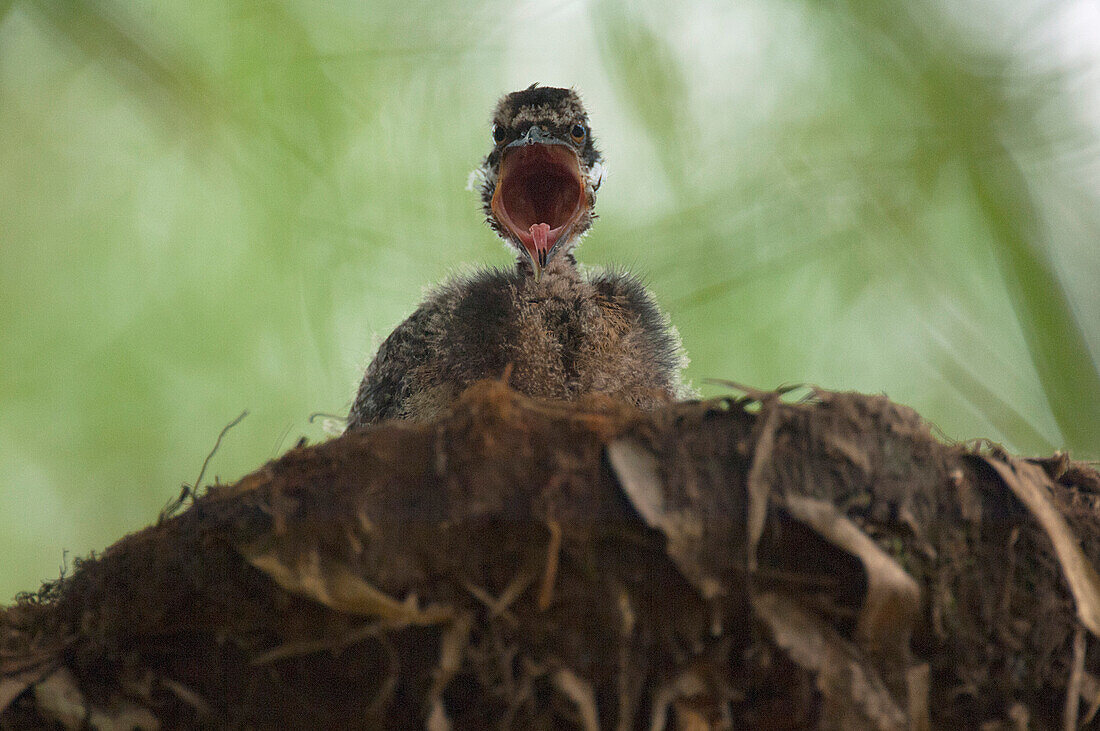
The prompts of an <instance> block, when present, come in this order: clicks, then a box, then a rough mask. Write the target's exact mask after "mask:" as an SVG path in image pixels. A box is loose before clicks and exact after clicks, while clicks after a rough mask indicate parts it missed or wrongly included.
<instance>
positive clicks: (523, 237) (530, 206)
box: [491, 125, 587, 281]
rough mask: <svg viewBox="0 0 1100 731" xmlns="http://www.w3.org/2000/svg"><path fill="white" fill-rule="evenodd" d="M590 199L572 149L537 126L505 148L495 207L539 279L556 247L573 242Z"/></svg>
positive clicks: (495, 212)
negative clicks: (577, 226) (570, 237)
mask: <svg viewBox="0 0 1100 731" xmlns="http://www.w3.org/2000/svg"><path fill="white" fill-rule="evenodd" d="M586 203H587V195H586V193H585V183H584V176H583V175H581V170H580V161H579V160H578V159H577V153H576V152H575V151H574V150H573V147H572V146H570V145H568V144H566V143H564V142H562V141H560V140H557V139H554V138H552V137H545V136H543V135H542V133H541V130H539V128H538V126H537V125H536V126H534V127H532V128H531V131H530V132H528V134H527V135H526V136H525V137H522V138H521V139H518V140H516V141H515V142H513V143H511V144H510V145H508V146H507V147H506V148H504V157H503V160H502V161H501V165H500V176H499V178H498V180H497V187H496V190H495V191H493V200H492V204H491V208H492V211H493V215H494V216H495V217H496V219H497V221H498V222H499V223H500V224H501V225H502V226H503V227H504V228H505V229H506V230H507V231H508V233H509V234H510V235H511V236H512V238H513V239H515V240H516V241H518V242H519V243H520V244H521V245H522V246H523V249H524V251H526V252H527V255H528V256H529V257H530V259H531V266H532V267H533V268H534V270H535V281H538V280H539V279H540V278H541V277H542V270H543V268H545V267H546V264H547V263H548V262H549V261H550V257H551V256H553V254H554V252H555V250H556V249H557V246H558V244H559V243H561V242H562V241H566V240H568V238H569V236H570V235H571V234H572V232H573V229H574V227H575V226H576V224H577V221H578V220H579V219H580V218H581V216H582V215H584V211H585V208H586Z"/></svg>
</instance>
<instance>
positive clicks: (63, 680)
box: [34, 668, 160, 731]
mask: <svg viewBox="0 0 1100 731" xmlns="http://www.w3.org/2000/svg"><path fill="white" fill-rule="evenodd" d="M34 699H35V702H36V704H37V707H38V710H39V711H40V712H41V713H42V715H43V716H45V717H46V718H48V719H51V720H53V721H56V722H58V723H59V724H61V725H62V726H64V727H65V728H67V729H83V728H91V729H95V731H146V730H149V731H151V730H152V729H159V728H160V721H159V720H157V718H156V716H154V715H153V713H152V711H150V710H149V709H148V708H143V707H141V706H138V705H136V704H134V703H131V702H130V701H125V700H120V701H119V702H117V703H114V704H113V705H112V707H111V708H110V709H102V708H96V707H94V706H89V705H88V703H87V701H86V700H85V699H84V694H83V693H81V692H80V688H79V687H77V682H76V678H75V677H73V674H72V673H71V672H70V671H69V669H68V668H60V669H58V670H56V671H54V672H53V673H51V674H50V675H49V676H48V677H47V678H46V679H45V680H43V681H41V682H39V683H38V684H37V685H35V686H34Z"/></svg>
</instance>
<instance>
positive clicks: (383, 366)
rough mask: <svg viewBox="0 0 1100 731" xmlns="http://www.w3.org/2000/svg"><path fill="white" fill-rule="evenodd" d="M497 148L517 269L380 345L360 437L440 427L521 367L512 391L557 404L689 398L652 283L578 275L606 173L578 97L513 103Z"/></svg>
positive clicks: (551, 92) (506, 104)
mask: <svg viewBox="0 0 1100 731" xmlns="http://www.w3.org/2000/svg"><path fill="white" fill-rule="evenodd" d="M493 139H494V145H493V149H492V150H491V151H490V153H489V155H488V156H487V157H486V158H485V161H484V164H483V165H482V167H481V169H480V170H479V171H477V173H478V175H479V176H480V178H481V187H480V192H481V198H482V204H483V207H484V210H485V213H486V217H487V220H488V222H489V224H490V226H491V227H492V228H493V230H495V231H496V232H497V233H498V234H499V235H500V236H501V237H502V238H503V239H504V240H505V241H506V242H508V243H509V244H510V245H511V246H513V247H514V248H515V249H516V253H517V255H518V258H517V262H516V266H515V268H514V269H511V270H497V269H490V270H485V271H481V272H478V273H476V274H474V275H472V276H469V277H463V278H458V279H455V280H452V281H450V282H447V283H445V284H443V285H442V286H440V287H438V288H437V289H435V290H434V291H432V292H431V293H430V294H429V295H428V297H427V299H426V300H425V301H424V302H423V303H422V304H421V305H420V307H418V308H417V310H416V311H415V312H414V313H413V314H412V315H411V316H410V317H409V318H408V319H407V320H405V321H404V322H403V323H401V324H400V325H399V326H398V327H397V329H396V330H394V331H393V333H391V334H390V336H389V337H388V338H386V340H385V341H384V342H383V343H382V345H381V347H379V349H378V353H377V354H376V355H375V357H374V360H373V361H372V362H371V364H370V366H369V367H368V368H367V372H366V374H365V375H364V377H363V381H362V383H361V384H360V386H359V393H358V395H357V396H356V399H355V403H354V405H353V406H352V409H351V413H350V414H349V415H348V428H349V429H350V428H355V427H358V426H363V425H366V424H371V423H374V422H377V421H381V420H383V419H392V418H397V419H411V420H416V421H423V420H428V419H431V418H433V417H435V416H437V415H439V414H440V413H441V412H442V411H443V410H444V409H446V408H447V407H448V406H449V405H450V404H451V403H452V402H453V401H454V399H455V398H456V397H457V396H458V394H459V393H461V392H462V390H463V389H465V388H466V387H467V386H469V385H470V384H471V383H473V382H474V381H477V380H481V379H484V378H499V377H501V376H502V375H503V374H504V373H505V371H506V369H507V368H508V367H509V366H511V371H510V381H509V383H510V384H511V386H512V387H513V388H515V389H517V390H519V391H522V392H524V393H526V394H529V395H531V396H536V397H543V398H549V399H560V400H572V399H575V398H577V397H578V396H581V395H584V394H588V393H602V394H607V395H609V396H611V397H613V398H618V399H622V400H624V401H627V402H629V403H633V404H635V405H637V406H639V407H641V408H644V409H649V408H653V407H655V406H656V405H658V404H660V403H664V402H667V401H669V400H672V399H675V398H678V397H681V396H683V395H684V394H685V392H686V389H685V387H684V385H683V384H682V382H681V377H680V373H681V370H682V369H683V366H684V363H685V360H686V359H685V358H684V356H683V354H682V353H681V350H680V343H679V339H678V337H677V335H676V333H675V330H674V329H673V328H672V327H671V326H670V325H669V323H668V319H667V318H666V317H665V316H664V315H663V314H662V313H661V311H660V310H659V309H658V308H657V305H656V303H655V302H654V300H653V297H652V296H651V295H650V294H649V293H648V292H647V291H646V289H645V287H644V286H643V285H642V283H641V282H640V281H639V280H638V279H637V278H636V277H634V276H632V275H630V274H627V273H624V272H615V271H612V272H601V273H598V274H595V275H592V276H585V275H583V274H582V273H581V272H580V271H578V269H577V263H576V260H575V259H574V258H573V254H572V250H573V248H574V247H575V246H576V244H577V242H578V241H579V239H580V237H581V236H583V235H584V234H585V233H586V232H587V230H588V228H589V227H590V226H591V223H592V220H593V218H594V214H593V206H594V204H595V193H596V190H597V189H598V188H599V185H600V182H601V179H602V166H601V164H600V153H599V151H598V150H597V149H596V147H595V142H594V140H593V139H592V135H591V132H590V130H589V129H588V117H587V114H586V113H585V111H584V107H583V106H582V105H581V102H580V99H579V97H578V96H577V94H576V92H574V91H573V90H571V89H555V88H548V87H538V86H531V87H529V88H527V89H524V90H523V91H517V92H513V93H512V94H508V95H507V96H505V97H504V98H503V99H501V101H500V103H499V104H498V105H497V109H496V113H495V114H494V116H493Z"/></svg>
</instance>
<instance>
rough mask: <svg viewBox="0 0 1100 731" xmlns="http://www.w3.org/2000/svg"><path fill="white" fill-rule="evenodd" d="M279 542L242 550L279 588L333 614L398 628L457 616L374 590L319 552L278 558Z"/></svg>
mask: <svg viewBox="0 0 1100 731" xmlns="http://www.w3.org/2000/svg"><path fill="white" fill-rule="evenodd" d="M280 543H281V541H280V539H279V538H277V537H275V536H273V535H269V536H266V537H264V538H261V539H260V540H258V541H254V542H252V543H250V544H248V545H246V546H242V547H240V548H239V550H240V552H241V554H242V555H243V556H244V557H245V559H247V560H248V562H249V563H250V564H252V565H253V566H255V567H256V568H258V569H259V570H260V571H263V572H264V573H265V574H267V575H268V576H270V577H271V578H272V579H273V580H274V581H275V583H276V584H278V585H279V586H280V587H282V588H283V589H285V590H286V591H289V592H291V593H293V594H298V595H299V596H304V597H307V598H309V599H313V600H314V601H317V602H320V603H321V604H324V605H325V606H326V607H329V608H330V609H335V610H336V611H339V612H348V613H351V614H361V615H365V616H369V617H379V618H382V619H385V620H388V621H392V622H394V623H395V624H411V625H428V624H439V623H440V622H446V621H447V620H449V619H451V618H452V617H453V612H452V611H451V609H450V607H444V606H437V605H432V606H428V607H425V608H423V609H420V608H418V607H417V605H416V597H415V596H411V595H410V596H409V597H408V598H406V600H405V601H398V600H397V599H395V598H393V597H392V596H390V595H389V594H386V593H385V592H383V591H381V590H380V589H378V588H376V587H374V586H372V585H371V584H370V583H368V582H367V581H365V580H364V579H363V578H362V577H361V576H359V575H358V574H356V573H355V572H353V571H352V570H351V569H350V568H348V566H347V565H346V564H345V563H343V562H342V561H340V560H336V559H332V558H329V557H326V556H324V555H322V554H321V553H320V552H319V551H318V550H317V549H316V548H313V549H311V550H308V551H302V550H288V551H286V553H287V554H289V558H290V559H291V561H290V562H287V561H286V560H284V558H283V556H282V555H280V554H281V552H280V551H279V547H280Z"/></svg>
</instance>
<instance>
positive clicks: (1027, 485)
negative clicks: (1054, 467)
mask: <svg viewBox="0 0 1100 731" xmlns="http://www.w3.org/2000/svg"><path fill="white" fill-rule="evenodd" d="M1006 458H1007V461H1005V460H1001V459H997V458H995V457H985V456H978V459H980V460H982V461H983V462H985V463H986V464H988V465H989V466H990V467H992V468H993V469H994V470H995V471H996V472H997V474H998V475H999V476H1000V478H1001V481H1002V482H1004V484H1005V485H1006V486H1007V487H1008V489H1009V490H1011V491H1012V494H1013V495H1015V496H1016V497H1017V499H1019V501H1020V502H1021V503H1023V504H1024V506H1025V507H1026V508H1027V509H1028V511H1029V512H1030V513H1031V514H1032V515H1033V516H1034V517H1035V519H1036V520H1037V521H1038V522H1039V525H1040V526H1041V527H1042V528H1043V531H1044V532H1045V533H1046V534H1047V536H1048V537H1049V538H1050V542H1051V543H1052V544H1054V554H1055V555H1056V556H1057V558H1058V563H1059V564H1060V565H1061V567H1062V572H1063V573H1064V575H1065V577H1066V583H1068V584H1069V588H1070V592H1072V594H1073V598H1074V601H1075V602H1076V604H1077V617H1078V619H1080V620H1081V624H1083V625H1085V627H1086V628H1087V629H1088V630H1089V632H1091V633H1092V634H1093V635H1096V636H1098V637H1100V575H1097V573H1096V569H1095V568H1093V566H1092V564H1090V563H1089V560H1088V559H1087V558H1085V554H1084V553H1083V552H1082V551H1081V546H1080V543H1079V542H1078V540H1077V536H1076V535H1074V533H1073V531H1072V530H1071V529H1070V527H1069V525H1068V524H1067V523H1066V519H1065V518H1064V517H1063V516H1062V514H1061V513H1059V512H1058V509H1057V508H1055V507H1054V503H1053V502H1052V501H1051V497H1050V478H1048V477H1047V475H1046V473H1045V472H1043V470H1042V469H1040V468H1039V467H1036V466H1035V465H1033V464H1030V463H1028V462H1024V461H1022V460H1018V459H1013V458H1012V457H1008V456H1007V455H1006Z"/></svg>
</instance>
